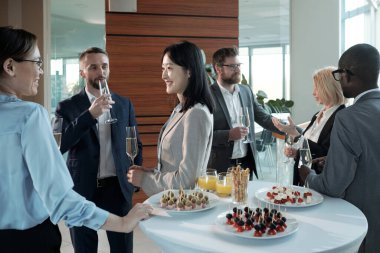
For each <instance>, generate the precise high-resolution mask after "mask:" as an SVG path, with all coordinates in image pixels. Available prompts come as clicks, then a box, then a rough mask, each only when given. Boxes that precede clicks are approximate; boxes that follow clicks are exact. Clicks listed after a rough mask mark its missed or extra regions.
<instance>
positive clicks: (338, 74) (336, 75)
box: [331, 69, 355, 81]
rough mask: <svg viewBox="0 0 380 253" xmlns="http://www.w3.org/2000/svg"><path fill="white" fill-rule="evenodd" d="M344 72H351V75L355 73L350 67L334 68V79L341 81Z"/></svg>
mask: <svg viewBox="0 0 380 253" xmlns="http://www.w3.org/2000/svg"><path fill="white" fill-rule="evenodd" d="M343 73H347V74H349V75H351V76H354V75H355V74H354V73H352V71H351V70H349V69H337V70H334V71H333V72H331V74H332V75H333V77H334V79H335V80H337V81H340V80H341V79H342V74H343Z"/></svg>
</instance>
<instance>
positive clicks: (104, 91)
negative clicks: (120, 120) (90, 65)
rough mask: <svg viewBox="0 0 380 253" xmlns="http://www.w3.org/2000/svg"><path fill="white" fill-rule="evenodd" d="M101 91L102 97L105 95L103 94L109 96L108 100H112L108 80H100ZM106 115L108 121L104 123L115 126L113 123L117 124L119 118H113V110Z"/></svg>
mask: <svg viewBox="0 0 380 253" xmlns="http://www.w3.org/2000/svg"><path fill="white" fill-rule="evenodd" d="M99 91H100V95H103V94H105V95H109V96H108V100H112V98H111V93H110V90H109V88H108V84H107V80H106V79H104V80H99ZM104 113H106V119H105V121H104V123H106V124H113V123H116V122H117V118H112V115H111V109H109V110H107V111H105V112H104Z"/></svg>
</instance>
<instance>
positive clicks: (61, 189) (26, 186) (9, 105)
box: [0, 94, 109, 230]
mask: <svg viewBox="0 0 380 253" xmlns="http://www.w3.org/2000/svg"><path fill="white" fill-rule="evenodd" d="M0 122H1V123H0V172H1V176H0V229H21V230H25V229H28V228H31V227H34V226H36V225H38V224H40V223H42V222H43V221H44V220H46V219H47V218H48V217H49V216H50V219H51V221H52V222H53V223H54V224H56V223H58V221H60V220H61V219H63V220H65V222H66V224H67V225H68V226H69V227H71V226H86V227H89V228H92V229H95V230H97V229H99V228H100V227H101V226H102V225H103V224H104V223H105V221H106V219H107V217H108V215H109V213H108V212H107V211H104V210H102V209H100V208H97V207H96V206H95V204H93V203H92V202H89V201H87V200H86V199H85V198H83V197H82V196H81V195H79V194H78V193H76V192H75V191H74V190H73V189H72V187H73V182H72V179H71V176H70V174H69V171H68V169H67V167H66V164H65V161H64V159H63V157H62V155H61V153H60V151H59V149H58V147H57V144H56V142H55V140H54V137H53V134H52V129H51V126H50V123H49V117H48V113H47V111H46V110H45V109H44V108H43V107H42V106H41V105H38V104H36V103H32V102H26V101H22V100H20V99H18V98H16V97H15V96H7V95H2V94H0Z"/></svg>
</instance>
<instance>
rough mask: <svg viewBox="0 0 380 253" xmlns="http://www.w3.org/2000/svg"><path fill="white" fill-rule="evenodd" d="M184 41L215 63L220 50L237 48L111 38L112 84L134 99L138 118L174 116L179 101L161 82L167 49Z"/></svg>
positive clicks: (200, 41) (214, 42)
mask: <svg viewBox="0 0 380 253" xmlns="http://www.w3.org/2000/svg"><path fill="white" fill-rule="evenodd" d="M184 39H188V40H189V41H191V42H194V43H195V44H197V45H198V46H199V47H200V48H202V49H203V50H204V51H205V54H206V59H207V60H206V61H207V62H208V63H211V62H212V60H211V58H212V54H213V53H214V51H215V50H216V49H218V48H220V47H226V46H232V45H237V41H236V39H220V38H213V39H210V38H174V37H137V36H136V37H135V36H133V37H129V36H109V37H108V39H107V51H108V54H109V57H110V62H111V74H110V82H109V85H110V87H111V88H112V90H114V91H115V92H117V93H119V94H121V95H123V96H128V97H130V98H131V99H132V102H133V104H134V106H135V110H136V115H138V116H149V115H170V113H171V111H172V109H173V105H174V103H173V102H174V101H175V98H173V97H171V96H168V95H167V94H166V91H165V89H166V88H165V83H164V82H163V80H162V79H161V56H162V51H163V50H164V48H165V47H167V46H168V45H170V44H172V43H176V42H179V41H181V40H184ZM126 73H128V74H126Z"/></svg>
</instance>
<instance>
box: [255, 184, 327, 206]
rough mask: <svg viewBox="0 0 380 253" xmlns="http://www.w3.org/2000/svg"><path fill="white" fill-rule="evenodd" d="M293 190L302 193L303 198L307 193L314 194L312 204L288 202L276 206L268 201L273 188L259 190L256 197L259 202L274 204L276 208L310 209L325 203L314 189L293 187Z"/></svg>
mask: <svg viewBox="0 0 380 253" xmlns="http://www.w3.org/2000/svg"><path fill="white" fill-rule="evenodd" d="M292 189H293V190H296V191H299V192H300V193H301V196H302V195H303V193H304V192H305V191H309V192H311V193H312V194H313V195H312V196H311V202H310V203H309V204H306V203H305V202H303V203H302V204H297V203H294V204H291V203H289V202H287V204H274V203H272V202H271V201H270V200H268V199H267V192H268V191H270V190H272V188H269V187H268V188H262V189H260V190H257V191H256V192H255V197H256V198H257V199H258V200H261V201H263V202H265V203H269V204H273V205H275V206H283V207H308V206H315V205H318V204H320V203H322V202H323V196H322V195H321V194H320V193H319V192H316V191H314V190H312V189H309V188H305V187H300V186H292Z"/></svg>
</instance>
